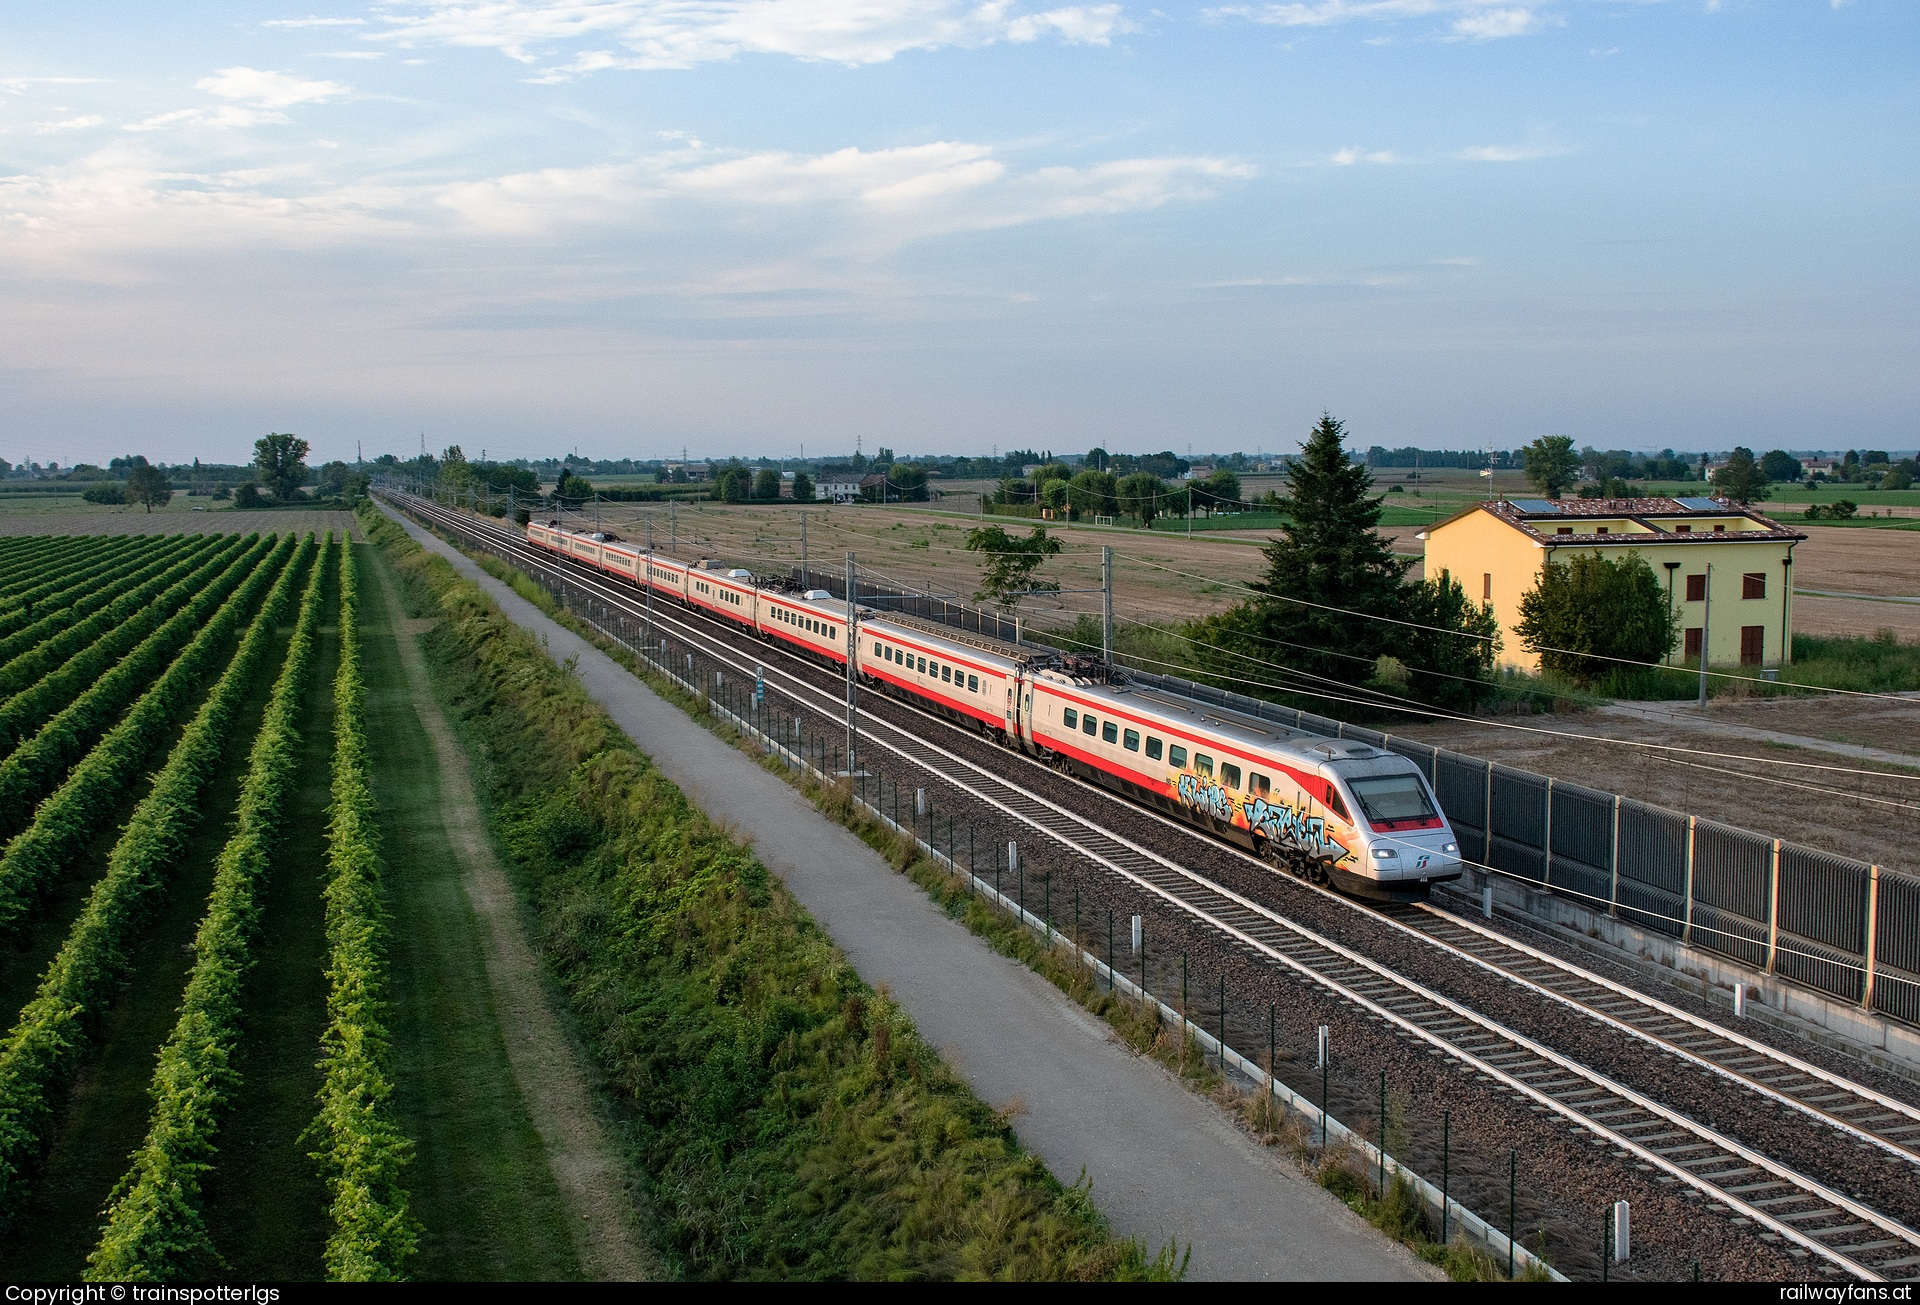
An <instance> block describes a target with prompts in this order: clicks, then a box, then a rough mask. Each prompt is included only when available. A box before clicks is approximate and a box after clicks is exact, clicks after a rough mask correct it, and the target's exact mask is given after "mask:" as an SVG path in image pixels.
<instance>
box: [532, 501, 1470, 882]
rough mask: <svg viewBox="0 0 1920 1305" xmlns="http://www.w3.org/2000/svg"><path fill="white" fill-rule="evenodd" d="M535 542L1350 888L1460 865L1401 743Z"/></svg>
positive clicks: (791, 595)
mask: <svg viewBox="0 0 1920 1305" xmlns="http://www.w3.org/2000/svg"><path fill="white" fill-rule="evenodd" d="M527 538H528V540H529V541H530V542H532V543H533V544H535V545H537V546H538V547H540V548H543V549H545V550H547V551H549V552H553V553H558V554H561V555H563V556H566V557H569V558H572V559H574V560H576V561H579V562H582V563H585V564H586V565H589V566H593V567H596V568H597V569H599V570H602V571H605V572H607V573H608V574H610V575H617V576H620V577H621V578H623V579H625V580H627V581H628V582H630V583H634V584H640V583H646V584H650V585H652V586H653V587H654V588H655V589H657V590H659V591H661V592H663V593H669V594H672V595H673V596H675V597H677V598H679V599H681V600H682V601H683V602H685V603H687V604H688V605H690V606H692V607H697V608H700V609H702V610H705V611H708V612H712V613H714V614H716V615H719V616H723V617H725V618H726V619H727V620H729V621H731V622H733V623H735V624H736V625H739V626H742V627H743V628H745V629H749V630H752V631H754V632H756V633H758V634H759V635H761V636H762V637H763V638H767V639H770V640H776V641H779V642H781V643H783V644H785V645H787V646H788V647H791V648H794V649H796V650H800V651H805V652H807V653H809V654H812V655H813V656H816V657H819V658H822V659H824V660H826V661H829V662H832V663H837V664H840V665H845V663H846V660H847V658H848V656H849V655H850V654H851V655H852V656H853V657H854V658H855V665H856V667H857V668H858V670H859V672H860V674H861V677H862V679H864V680H865V681H866V682H868V683H869V684H871V685H874V686H875V687H879V688H883V689H885V690H887V691H890V692H894V693H899V694H902V695H905V696H907V697H911V698H912V699H914V700H915V701H917V702H918V703H920V704H921V705H923V706H925V707H927V708H930V709H932V710H934V711H937V712H939V713H940V714H942V715H945V716H947V717H950V718H953V719H957V720H961V721H964V722H966V723H967V724H969V725H972V726H975V727H977V728H982V729H985V730H987V731H988V732H997V733H999V734H1000V736H1001V737H1002V738H1003V739H1004V740H1005V741H1006V742H1007V743H1009V744H1010V745H1013V746H1018V747H1021V748H1023V749H1025V750H1026V751H1029V752H1032V753H1035V754H1037V755H1038V756H1040V757H1041V758H1042V759H1043V760H1045V761H1047V762H1049V763H1050V764H1053V765H1055V766H1058V767H1060V768H1062V769H1066V770H1068V771H1071V772H1072V773H1075V774H1078V775H1081V776H1083V777H1084V778H1087V779H1089V780H1092V781H1094V782H1096V783H1099V784H1101V785H1103V786H1105V787H1107V788H1110V789H1113V790H1115V791H1117V792H1120V793H1123V794H1125V795H1126V796H1128V797H1131V798H1133V799H1136V800H1138V801H1142V802H1144V803H1147V804H1148V805H1151V806H1154V807H1156V808H1158V809H1159V810H1161V811H1164V812H1167V813H1168V814H1171V815H1175V816H1177V817H1179V818H1180V819H1182V820H1185V821H1187V822H1189V823H1191V824H1194V825H1196V826H1198V827H1200V828H1201V829H1204V830H1206V831H1208V832H1209V833H1211V834H1214V835H1215V836H1217V837H1220V838H1223V839H1226V840H1228V841H1230V842H1233V843H1235V844H1237V845H1239V846H1240V847H1242V848H1245V849H1247V850H1249V851H1252V852H1254V853H1256V854H1258V855H1259V856H1261V857H1262V858H1263V859H1264V860H1266V861H1268V862H1269V863H1270V864H1272V865H1274V866H1276V867H1278V868H1282V869H1285V870H1287V871H1289V872H1291V873H1293V874H1296V875H1299V876H1301V877H1303V878H1307V879H1311V880H1313V881H1315V882H1319V883H1330V884H1332V885H1333V886H1335V887H1337V888H1339V889H1341V890H1342V891H1345V892H1348V893H1352V894H1354V895H1356V896H1362V897H1372V898H1377V899H1387V900H1399V901H1406V900H1421V899H1424V898H1425V897H1426V896H1427V894H1428V892H1429V891H1430V889H1431V887H1432V885H1433V884H1435V883H1441V882H1445V881H1447V880H1450V879H1457V878H1459V876H1460V874H1461V871H1462V866H1461V862H1460V857H1459V848H1458V846H1457V845H1456V844H1455V842H1454V836H1453V831H1452V829H1451V828H1450V827H1449V826H1448V825H1447V822H1446V819H1445V818H1444V817H1443V816H1442V815H1441V814H1440V808H1439V804H1438V802H1437V801H1436V800H1435V798H1434V795H1433V790H1432V788H1431V787H1430V786H1429V785H1428V784H1427V781H1426V779H1425V777H1424V776H1423V775H1421V773H1420V772H1419V770H1418V769H1417V768H1416V767H1415V766H1414V765H1413V763H1412V762H1411V761H1408V760H1407V759H1406V758H1405V757H1402V756H1400V755H1398V754H1397V753H1392V752H1384V751H1382V750H1380V749H1378V748H1374V747H1371V746H1370V745H1367V744H1364V743H1359V742H1356V741H1353V740H1347V739H1328V738H1323V737H1321V736H1319V735H1315V734H1308V733H1306V732H1304V731H1301V730H1295V729H1288V728H1286V727H1284V726H1280V725H1276V724H1274V723H1273V722H1271V721H1264V720H1260V719H1257V718H1255V717H1251V716H1245V715H1242V714H1241V713H1238V712H1232V711H1226V710H1223V709H1216V708H1210V707H1202V706H1200V705H1199V704H1196V703H1191V702H1189V701H1187V700H1186V699H1182V698H1178V697H1175V696H1174V695H1171V694H1165V693H1159V692H1156V691H1153V690H1150V689H1144V688H1141V687H1138V686H1135V685H1131V684H1128V683H1126V682H1125V680H1124V673H1122V678H1120V679H1118V680H1116V677H1115V674H1114V673H1113V672H1112V671H1111V670H1110V669H1108V668H1106V667H1104V666H1101V665H1098V664H1095V663H1091V662H1087V661H1084V660H1081V659H1078V658H1074V657H1068V656H1062V655H1059V654H1055V653H1052V652H1036V651H1035V650H1033V649H1030V648H1027V647H1023V646H1015V645H1011V644H1002V643H1000V642H999V641H997V640H992V639H988V638H985V637H984V636H972V635H965V634H962V633H960V632H959V631H955V630H950V629H948V628H946V627H944V626H939V625H936V624H934V623H932V622H928V621H922V620H920V619H919V618H917V617H911V616H906V615H903V614H900V613H894V612H869V611H868V609H865V608H862V610H861V615H860V624H859V646H858V647H857V648H852V649H850V648H849V638H848V630H847V624H848V622H847V616H848V613H847V604H846V602H845V601H844V600H842V599H837V598H835V597H833V596H832V595H831V594H830V593H828V592H827V591H826V590H823V589H809V590H805V591H797V590H795V589H794V588H792V587H791V585H790V584H789V583H788V582H786V581H784V580H772V581H765V580H756V579H755V577H754V576H753V575H752V574H751V573H750V572H748V571H745V570H742V569H739V568H735V567H728V566H726V565H725V564H723V563H720V562H717V561H712V560H706V561H701V562H698V563H695V564H692V565H688V564H685V563H681V562H677V561H675V560H673V559H671V558H667V557H662V556H660V555H659V554H654V555H653V556H652V557H651V558H648V557H647V555H646V554H645V553H644V552H643V551H641V550H638V549H635V548H634V547H633V546H632V545H631V544H623V543H622V542H621V541H620V540H619V539H618V537H617V536H614V535H609V534H605V533H598V532H596V533H592V534H582V533H577V532H574V531H569V530H565V529H563V528H561V527H560V526H559V524H558V523H557V522H548V523H546V524H537V523H536V524H530V525H529V526H528V527H527Z"/></svg>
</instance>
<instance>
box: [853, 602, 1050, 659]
mask: <svg viewBox="0 0 1920 1305" xmlns="http://www.w3.org/2000/svg"><path fill="white" fill-rule="evenodd" d="M860 622H861V624H863V625H866V624H870V623H875V622H883V623H885V624H888V625H898V626H901V627H903V628H905V629H908V630H913V631H915V632H917V633H920V634H925V635H930V636H932V637H933V638H936V639H945V640H946V641H947V642H948V643H957V644H960V645H962V646H964V647H967V648H972V649H974V650H975V651H978V652H984V653H991V654H992V655H994V656H995V657H1002V658H1005V659H1006V660H1007V661H1010V662H1015V663H1018V664H1019V665H1022V666H1044V665H1047V664H1048V663H1049V662H1051V661H1052V660H1053V657H1054V654H1053V652H1052V650H1051V649H1049V650H1047V651H1046V652H1040V651H1038V650H1036V649H1033V648H1029V647H1027V646H1026V645H1025V644H1018V643H1013V642H1011V641H1009V640H1006V639H996V638H994V637H993V636H992V635H986V634H975V633H974V632H973V631H971V630H962V629H960V628H959V627H958V626H952V625H947V624H944V623H943V622H940V621H930V620H928V619H927V618H926V617H924V616H913V615H911V614H909V613H907V612H895V611H890V610H888V609H886V608H873V607H869V606H867V605H866V604H865V603H862V604H860Z"/></svg>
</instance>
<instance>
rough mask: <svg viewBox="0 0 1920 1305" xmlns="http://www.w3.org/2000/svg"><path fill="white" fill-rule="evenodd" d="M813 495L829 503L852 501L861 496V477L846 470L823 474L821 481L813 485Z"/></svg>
mask: <svg viewBox="0 0 1920 1305" xmlns="http://www.w3.org/2000/svg"><path fill="white" fill-rule="evenodd" d="M813 496H814V497H815V498H820V499H825V500H827V501H828V502H829V503H851V502H852V501H853V500H854V499H856V498H859V497H860V478H859V477H858V476H852V475H848V474H847V473H846V472H839V473H837V474H835V475H833V476H830V477H826V476H823V477H822V478H821V480H820V483H819V484H817V485H815V486H814V487H813Z"/></svg>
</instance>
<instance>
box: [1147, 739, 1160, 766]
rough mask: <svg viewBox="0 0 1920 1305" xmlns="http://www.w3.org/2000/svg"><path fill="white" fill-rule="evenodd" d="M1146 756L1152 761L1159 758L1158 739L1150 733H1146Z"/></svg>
mask: <svg viewBox="0 0 1920 1305" xmlns="http://www.w3.org/2000/svg"><path fill="white" fill-rule="evenodd" d="M1147 757H1148V758H1149V759H1150V760H1153V761H1158V760H1160V740H1159V739H1156V738H1154V737H1153V735H1151V734H1149V735H1147Z"/></svg>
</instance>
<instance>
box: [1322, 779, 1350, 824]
mask: <svg viewBox="0 0 1920 1305" xmlns="http://www.w3.org/2000/svg"><path fill="white" fill-rule="evenodd" d="M1327 810H1329V811H1331V812H1333V814H1334V815H1336V816H1339V817H1340V818H1341V819H1342V820H1351V819H1353V817H1352V816H1349V815H1348V814H1347V804H1346V803H1344V802H1342V801H1341V800H1340V790H1339V789H1337V788H1335V787H1334V786H1333V781H1332V780H1328V781H1327Z"/></svg>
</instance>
